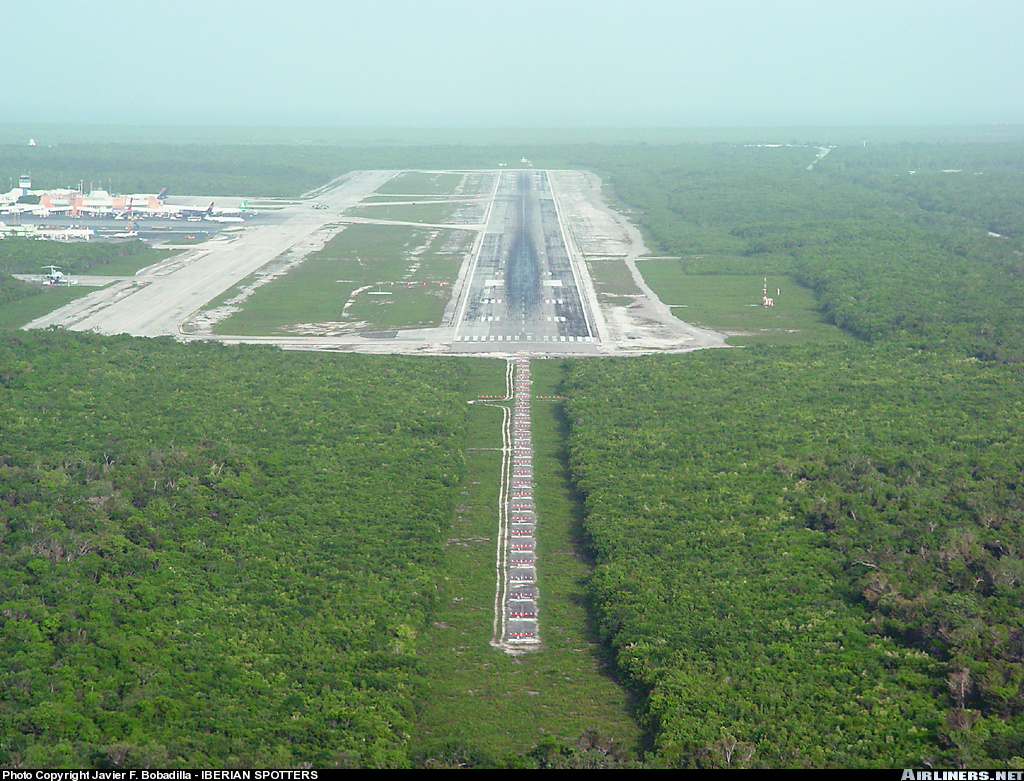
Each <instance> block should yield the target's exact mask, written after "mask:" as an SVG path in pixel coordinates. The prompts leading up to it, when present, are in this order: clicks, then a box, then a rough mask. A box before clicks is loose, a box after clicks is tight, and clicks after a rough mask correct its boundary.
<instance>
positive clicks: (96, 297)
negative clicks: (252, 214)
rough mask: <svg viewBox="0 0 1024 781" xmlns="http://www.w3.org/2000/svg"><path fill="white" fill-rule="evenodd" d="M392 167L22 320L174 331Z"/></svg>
mask: <svg viewBox="0 0 1024 781" xmlns="http://www.w3.org/2000/svg"><path fill="white" fill-rule="evenodd" d="M395 173H397V172H396V171H360V172H356V173H354V174H352V175H351V176H349V177H346V178H344V179H343V180H342V181H341V182H340V183H339V184H337V185H336V186H335V187H333V188H331V189H329V190H327V191H324V192H322V193H321V194H320V195H319V200H321V201H323V202H324V203H325V204H327V207H328V208H327V209H325V210H321V209H311V208H310V206H309V204H301V205H295V206H289V207H286V208H285V209H284V210H283V211H282V212H281V217H282V218H283V219H282V221H281V222H279V223H278V224H276V225H254V226H250V227H247V228H246V229H245V230H243V231H238V232H237V233H236V234H234V235H233V237H232V238H230V239H227V240H225V241H220V242H213V243H207V244H204V245H202V246H199V247H197V248H196V249H193V250H189V251H187V252H185V253H184V254H182V255H179V256H176V257H174V258H171V259H170V260H168V261H166V262H164V263H160V264H157V265H155V266H151V267H150V268H147V269H144V270H143V271H142V272H140V273H139V274H137V275H136V276H135V277H133V278H131V279H130V280H125V281H122V282H119V283H117V284H115V285H112V286H111V287H108V288H104V289H103V290H100V291H97V292H95V293H92V294H90V295H88V296H86V297H84V298H82V299H79V300H78V301H76V302H74V303H72V304H70V305H68V306H66V307H63V308H61V309H58V310H57V311H55V312H52V313H50V314H49V315H46V316H44V317H41V318H39V319H37V320H34V321H33V322H31V323H29V324H28V326H26V327H28V328H46V327H48V326H50V325H59V326H61V327H64V328H69V329H72V330H75V331H95V332H97V333H103V334H122V333H126V334H132V335H134V336H164V335H178V334H179V324H180V323H181V322H182V321H183V320H184V319H185V318H186V317H188V316H189V315H190V314H192V313H193V312H195V311H196V310H197V309H199V308H200V307H202V306H203V305H204V304H206V303H207V302H208V301H210V300H211V299H213V298H215V297H217V296H218V295H220V294H221V293H223V292H224V291H225V290H227V289H228V288H230V287H231V286H232V285H234V284H236V283H237V282H239V281H241V280H242V279H244V278H245V277H247V276H248V275H249V274H251V273H252V272H254V271H256V269H258V268H260V267H261V266H263V265H264V264H266V263H268V262H269V261H271V260H273V259H274V258H275V257H277V256H278V255H280V254H281V253H283V252H285V251H286V250H288V249H290V248H291V247H293V246H295V245H297V244H299V243H300V242H302V241H304V240H306V239H308V238H309V237H310V236H311V235H312V234H314V233H316V232H317V231H319V230H321V229H322V228H323V227H324V226H325V225H326V224H327V223H329V222H331V221H337V219H338V214H339V213H340V212H341V211H343V210H345V209H348V208H351V207H352V206H355V205H356V204H357V203H358V202H359V201H360V200H362V199H363V198H364V197H366V196H367V195H369V194H370V193H372V192H374V191H375V190H376V189H377V188H378V187H380V186H381V185H382V184H384V182H386V181H387V180H388V179H390V178H391V177H393V176H394V175H395Z"/></svg>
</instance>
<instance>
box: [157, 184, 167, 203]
mask: <svg viewBox="0 0 1024 781" xmlns="http://www.w3.org/2000/svg"><path fill="white" fill-rule="evenodd" d="M166 197H167V188H166V187H165V188H164V189H162V190H161V191H160V192H158V193H157V194H156V199H157V200H158V201H162V200H163V199H164V198H166Z"/></svg>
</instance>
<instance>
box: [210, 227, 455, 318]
mask: <svg viewBox="0 0 1024 781" xmlns="http://www.w3.org/2000/svg"><path fill="white" fill-rule="evenodd" d="M472 239H473V237H472V234H469V233H468V232H465V231H458V230H454V231H451V230H444V229H431V228H411V227H407V226H398V225H395V226H391V225H360V224H356V225H350V226H348V227H346V228H345V230H343V231H342V232H341V233H339V234H338V235H337V236H335V237H334V238H333V239H331V241H329V242H328V243H327V245H326V246H325V247H324V248H323V249H322V250H320V251H319V252H315V253H312V254H310V255H309V256H308V257H307V258H306V259H305V260H304V261H303V262H302V263H301V264H300V265H298V266H296V267H295V268H293V269H292V270H291V271H289V272H288V273H287V274H286V275H284V276H282V277H280V278H278V279H275V280H274V281H272V282H270V283H269V284H267V285H264V286H263V287H260V288H259V289H258V290H256V292H255V293H254V294H253V295H252V296H251V297H250V298H249V299H248V300H247V301H246V302H245V304H244V307H243V308H242V309H241V311H239V312H237V313H235V314H233V315H232V316H230V317H229V318H227V319H225V320H223V321H222V322H220V323H219V324H218V326H217V328H216V331H217V333H222V334H238V335H246V336H253V335H272V334H280V333H285V332H287V333H320V332H322V331H321V328H320V326H316V325H310V324H322V323H332V324H337V325H335V326H334V327H335V328H336V329H338V328H342V329H343V328H346V327H350V330H367V331H373V330H387V329H390V328H418V327H426V326H434V325H438V324H440V321H441V317H442V315H443V314H444V309H445V306H446V304H447V303H448V299H449V298H450V296H451V283H452V282H453V281H454V279H455V278H456V276H457V275H458V271H459V267H460V266H461V264H462V260H463V257H464V255H465V253H466V252H468V251H469V249H470V248H471V246H472ZM243 284H245V283H243ZM223 298H224V297H223V296H222V297H221V299H223ZM300 324H307V325H308V326H309V327H297V326H299V325H300Z"/></svg>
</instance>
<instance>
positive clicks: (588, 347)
mask: <svg viewBox="0 0 1024 781" xmlns="http://www.w3.org/2000/svg"><path fill="white" fill-rule="evenodd" d="M462 296H463V298H462V301H461V302H460V308H459V316H458V321H457V323H456V326H455V333H454V336H453V339H452V352H458V353H480V352H494V351H495V349H496V348H497V349H499V350H501V349H507V350H529V349H531V348H535V347H540V346H542V347H543V349H544V351H546V352H556V353H557V352H562V351H564V352H567V353H568V352H572V353H575V354H580V353H584V354H586V353H589V352H594V353H595V354H596V352H597V342H598V339H597V332H596V329H595V328H594V327H593V325H592V321H593V317H592V313H591V312H590V311H589V307H588V306H585V304H584V300H585V299H584V297H583V296H581V294H580V284H579V280H578V278H577V272H576V269H575V267H574V264H573V262H572V257H571V254H570V252H569V250H568V247H567V245H566V239H565V235H564V233H563V230H562V224H561V221H560V219H559V215H558V209H557V205H556V203H555V199H554V196H553V194H552V191H551V184H550V181H549V179H548V174H547V172H546V171H504V172H502V173H501V174H500V175H499V176H498V178H497V182H496V184H495V191H494V193H493V198H492V202H491V208H490V211H489V214H488V219H487V224H486V227H485V229H484V231H483V234H482V237H481V239H480V243H479V247H478V250H477V253H476V256H475V258H474V262H473V268H472V271H471V276H470V278H469V280H468V281H467V283H466V285H465V287H464V289H463V293H462ZM510 342H511V344H508V343H510ZM496 343H502V344H501V345H499V344H496Z"/></svg>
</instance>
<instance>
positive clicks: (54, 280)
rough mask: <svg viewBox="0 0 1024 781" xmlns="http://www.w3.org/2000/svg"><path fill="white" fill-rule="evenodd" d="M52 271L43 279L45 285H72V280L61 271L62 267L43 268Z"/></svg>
mask: <svg viewBox="0 0 1024 781" xmlns="http://www.w3.org/2000/svg"><path fill="white" fill-rule="evenodd" d="M43 268H48V269H50V273H49V274H46V275H45V276H44V277H43V284H44V285H70V284H71V279H70V278H69V277H68V275H67V274H65V273H64V272H63V271H61V270H60V266H43Z"/></svg>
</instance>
